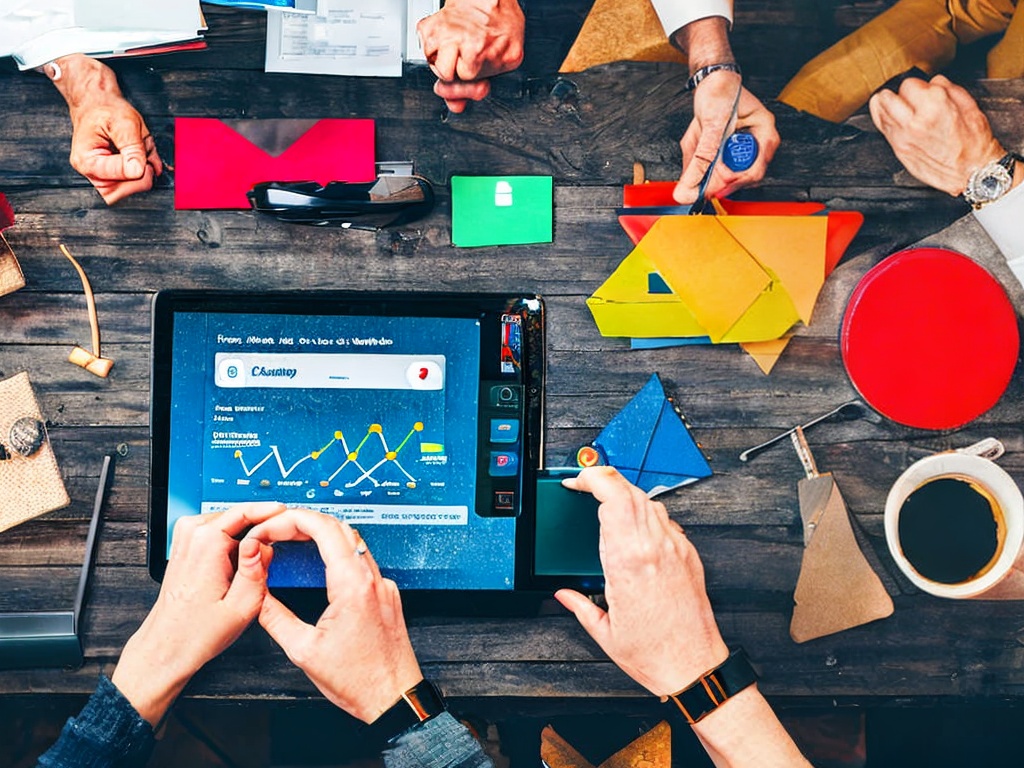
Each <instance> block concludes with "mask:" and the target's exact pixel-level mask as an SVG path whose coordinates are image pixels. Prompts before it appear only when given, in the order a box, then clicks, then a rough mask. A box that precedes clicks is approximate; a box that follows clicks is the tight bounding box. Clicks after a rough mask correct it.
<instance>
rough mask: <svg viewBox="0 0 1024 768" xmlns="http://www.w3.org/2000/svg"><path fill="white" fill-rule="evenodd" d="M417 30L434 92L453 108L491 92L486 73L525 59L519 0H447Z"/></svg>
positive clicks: (496, 72) (512, 66)
mask: <svg viewBox="0 0 1024 768" xmlns="http://www.w3.org/2000/svg"><path fill="white" fill-rule="evenodd" d="M416 29H417V31H418V32H419V35H420V43H421V45H422V47H423V53H424V55H425V56H426V59H427V61H428V62H429V64H430V68H431V70H432V71H433V72H434V74H435V75H437V83H435V84H434V93H436V94H437V95H438V96H440V97H441V98H442V99H444V100H445V103H446V104H447V105H448V109H450V110H451V111H452V112H462V111H463V110H464V109H465V108H466V104H467V102H468V101H470V100H472V101H480V100H482V99H484V98H486V97H487V94H488V93H490V91H491V84H490V82H489V81H488V80H487V78H490V77H493V76H494V75H499V74H501V73H502V72H510V71H512V70H513V69H515V68H516V67H518V66H519V65H520V64H521V63H522V61H523V38H524V36H525V32H526V18H525V17H524V16H523V11H522V9H521V8H520V7H519V3H518V2H517V0H448V1H447V2H446V3H445V5H444V7H443V8H442V9H441V10H440V11H438V12H437V13H434V14H431V15H430V16H427V17H426V18H425V19H421V20H420V22H419V24H418V25H417V27H416Z"/></svg>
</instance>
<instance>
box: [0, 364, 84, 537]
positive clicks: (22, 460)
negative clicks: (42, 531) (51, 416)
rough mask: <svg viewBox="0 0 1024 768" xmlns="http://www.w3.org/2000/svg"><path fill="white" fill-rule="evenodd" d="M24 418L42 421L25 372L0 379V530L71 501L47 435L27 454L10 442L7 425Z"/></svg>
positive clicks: (9, 426)
mask: <svg viewBox="0 0 1024 768" xmlns="http://www.w3.org/2000/svg"><path fill="white" fill-rule="evenodd" d="M25 417H28V418H30V419H35V420H37V421H38V422H39V423H44V421H43V417H42V415H41V414H40V412H39V404H38V403H37V402H36V398H35V395H34V394H33V392H32V384H31V383H30V382H29V379H28V374H27V373H19V374H16V375H14V376H11V377H10V378H9V379H5V380H3V381H0V445H3V446H4V453H5V455H8V456H9V458H7V459H4V460H2V461H0V531H6V530H7V529H8V528H11V527H13V526H15V525H18V524H19V523H23V522H25V521H26V520H31V519H32V518H33V517H38V516H39V515H42V514H44V513H46V512H51V511H53V510H55V509H60V508H62V507H66V506H67V505H68V504H70V503H71V499H70V498H68V494H67V491H66V490H65V489H64V481H63V480H62V479H61V475H60V469H59V468H58V467H57V459H56V458H55V457H54V455H53V449H52V448H51V447H50V441H49V438H48V437H45V435H44V438H43V441H42V444H41V445H40V446H39V448H38V449H37V450H36V451H35V452H34V453H32V454H31V455H29V456H22V455H21V454H19V453H17V452H16V451H15V450H13V448H12V446H11V445H10V442H11V439H10V435H11V427H12V426H13V425H14V423H15V422H16V421H18V420H19V419H22V418H25Z"/></svg>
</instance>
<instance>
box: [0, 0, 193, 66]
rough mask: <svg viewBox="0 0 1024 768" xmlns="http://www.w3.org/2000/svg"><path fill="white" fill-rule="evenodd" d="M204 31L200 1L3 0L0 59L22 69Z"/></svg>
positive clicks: (188, 37) (0, 5)
mask: <svg viewBox="0 0 1024 768" xmlns="http://www.w3.org/2000/svg"><path fill="white" fill-rule="evenodd" d="M203 28H204V22H203V17H202V13H200V10H199V4H198V3H197V2H196V1H195V0H161V2H160V3H156V4H153V5H150V4H148V3H140V2H138V0H28V1H26V0H0V56H13V57H14V60H15V61H16V62H17V63H18V67H19V68H20V69H30V68H32V67H38V66H40V65H41V64H45V63H46V62H48V61H52V60H53V59H55V58H57V57H59V56H65V55H67V54H69V53H87V54H90V55H94V56H110V55H116V54H119V53H124V52H125V51H128V50H131V49H133V48H146V47H151V46H159V45H167V44H172V43H177V42H180V41H184V40H193V39H195V38H196V37H198V36H199V34H198V33H199V32H200V31H201V30H202V29H203Z"/></svg>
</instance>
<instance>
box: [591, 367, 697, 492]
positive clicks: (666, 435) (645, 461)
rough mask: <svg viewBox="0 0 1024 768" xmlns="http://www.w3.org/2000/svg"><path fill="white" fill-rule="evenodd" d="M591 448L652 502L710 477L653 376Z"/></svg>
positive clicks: (690, 438) (610, 422)
mask: <svg viewBox="0 0 1024 768" xmlns="http://www.w3.org/2000/svg"><path fill="white" fill-rule="evenodd" d="M592 445H593V447H594V448H596V449H597V453H598V456H599V457H600V458H601V460H602V462H603V463H605V464H608V465H611V466H613V467H615V468H616V469H617V470H619V472H620V473H622V476H623V477H625V478H626V479H627V480H629V482H631V483H633V485H635V486H637V487H638V488H640V489H641V490H642V491H643V492H644V493H646V494H647V495H648V496H649V497H651V498H654V497H655V496H657V495H659V494H662V493H666V492H667V491H671V490H674V489H676V488H679V487H681V486H684V485H689V484H690V483H695V482H697V481H698V480H700V479H701V478H704V477H710V476H711V474H712V473H711V467H710V466H709V465H708V461H707V459H706V458H704V454H703V453H702V452H701V450H700V447H699V446H698V445H697V442H696V441H695V440H694V439H693V435H691V434H690V430H689V429H687V426H686V422H684V421H683V419H682V417H681V416H680V415H679V413H678V412H677V411H676V409H675V407H674V406H673V404H672V401H671V400H670V399H669V398H668V396H667V395H666V394H665V388H664V387H663V386H662V383H661V379H660V378H659V377H658V374H656V373H655V374H652V375H651V378H650V379H649V380H648V381H647V383H646V384H645V385H644V386H643V388H642V389H641V390H640V391H639V392H637V393H636V395H634V396H633V399H632V400H630V401H629V402H628V403H626V405H625V407H623V409H622V410H621V411H619V412H618V413H617V414H616V415H615V416H614V417H613V418H612V420H611V421H609V422H608V425H607V426H606V427H605V428H604V429H603V430H601V434H599V435H598V436H597V437H596V438H595V439H594V441H593V443H592Z"/></svg>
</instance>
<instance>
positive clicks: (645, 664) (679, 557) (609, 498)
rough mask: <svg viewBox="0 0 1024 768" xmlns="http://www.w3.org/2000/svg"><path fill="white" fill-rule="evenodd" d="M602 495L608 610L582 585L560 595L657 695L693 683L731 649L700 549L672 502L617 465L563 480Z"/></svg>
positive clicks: (628, 671)
mask: <svg viewBox="0 0 1024 768" xmlns="http://www.w3.org/2000/svg"><path fill="white" fill-rule="evenodd" d="M563 483H564V485H566V486H567V487H569V488H573V489H575V490H578V491H588V492H590V493H592V494H594V497H595V498H597V499H598V501H600V502H601V506H600V507H599V509H598V515H599V517H600V520H601V537H600V552H601V565H602V567H603V569H604V578H605V599H606V600H607V602H608V610H607V611H604V610H602V609H601V608H598V607H597V606H596V605H594V604H593V603H592V602H591V601H590V600H588V599H587V598H586V597H584V596H583V595H581V594H580V593H578V592H575V591H573V590H569V589H562V590H559V591H558V592H556V593H555V598H556V599H557V600H558V601H559V602H560V603H561V604H562V605H564V606H565V607H566V608H568V609H569V610H570V611H572V612H573V613H574V614H576V618H577V619H579V622H580V624H582V625H583V628H584V629H585V630H587V632H588V633H589V634H590V636H591V637H593V638H594V640H595V641H597V644H598V645H600V646H601V648H602V649H603V650H604V652H605V653H607V654H608V656H609V657H610V658H611V660H612V661H614V662H615V663H616V664H618V665H619V666H620V667H621V668H622V669H623V671H624V672H625V673H626V674H628V675H629V676H630V677H632V678H633V679H634V680H636V681H637V682H638V683H640V684H641V685H642V686H644V688H646V689H647V690H649V691H650V692H651V693H653V694H655V695H657V696H665V695H668V694H671V693H675V692H677V691H679V690H681V689H682V688H685V687H686V686H688V685H690V683H692V682H693V681H694V680H696V679H697V678H698V677H700V676H701V675H702V674H704V673H705V672H707V671H708V670H709V669H712V668H713V667H716V666H717V665H719V664H721V663H722V662H723V661H724V660H725V658H726V657H727V656H728V655H729V651H728V648H726V646H725V643H724V641H723V640H722V636H721V635H720V634H719V632H718V626H717V625H716V623H715V617H714V614H713V613H712V611H711V603H710V601H709V600H708V596H707V592H706V591H705V588H704V569H703V566H702V565H701V562H700V558H699V557H698V556H697V550H696V549H694V547H693V545H692V544H691V543H690V541H689V539H687V538H686V536H685V535H684V534H683V531H682V529H681V528H680V527H679V526H678V525H676V524H675V523H674V522H673V521H672V520H670V519H669V516H668V513H667V512H666V511H665V506H664V505H663V504H661V503H660V502H656V501H651V500H650V499H648V498H647V496H646V495H645V494H644V492H643V491H641V490H640V489H639V488H637V487H636V486H634V485H631V484H630V483H629V482H627V481H626V479H625V478H624V477H622V475H620V474H619V473H618V472H617V471H616V470H614V469H612V468H611V467H592V468H589V469H584V470H583V471H582V472H580V473H579V475H578V476H577V477H575V478H572V479H568V480H565V481H563Z"/></svg>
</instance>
